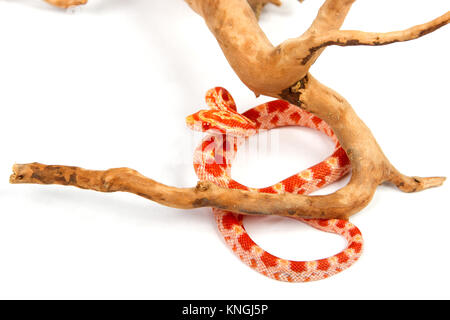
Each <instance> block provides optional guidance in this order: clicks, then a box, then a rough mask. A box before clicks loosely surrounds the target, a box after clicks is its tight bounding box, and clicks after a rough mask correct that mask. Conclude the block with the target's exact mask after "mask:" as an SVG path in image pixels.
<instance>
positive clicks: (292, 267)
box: [186, 87, 363, 282]
mask: <svg viewBox="0 0 450 320" xmlns="http://www.w3.org/2000/svg"><path fill="white" fill-rule="evenodd" d="M206 103H207V104H208V106H209V107H210V109H209V110H201V111H199V112H197V113H195V114H193V115H191V116H189V117H187V118H186V123H187V125H188V126H189V127H190V128H191V129H194V130H200V131H203V132H208V133H210V135H209V136H207V137H206V138H204V139H203V141H202V143H201V144H200V146H199V147H198V148H197V149H196V150H195V153H194V169H195V172H196V173H197V175H198V177H199V179H200V180H204V181H211V182H213V183H215V184H217V185H219V186H221V187H226V188H231V189H242V190H249V191H252V192H265V193H284V192H290V193H297V194H309V193H311V192H313V191H315V190H317V189H319V188H321V187H324V186H326V185H328V184H330V183H332V182H334V181H336V180H338V179H340V178H341V177H343V176H344V175H345V174H347V173H348V172H349V171H350V169H351V166H350V162H349V159H348V157H347V155H346V153H345V151H344V150H343V149H342V147H341V146H340V144H339V141H338V140H337V138H336V136H335V135H334V133H333V131H332V130H331V129H330V127H329V126H328V125H327V124H326V123H325V122H324V121H322V120H321V119H320V118H318V117H316V116H315V115H313V114H311V113H309V112H307V111H304V110H302V109H300V108H299V107H297V106H295V105H291V104H289V103H288V102H286V101H283V100H274V101H271V102H268V103H264V104H261V105H259V106H257V107H255V108H252V109H250V110H248V111H246V112H244V113H243V114H239V113H238V112H237V109H236V104H235V102H234V100H233V98H232V96H231V95H230V94H229V93H228V91H227V90H225V89H223V88H220V87H216V88H214V89H211V90H209V91H208V92H207V94H206ZM283 126H303V127H308V128H312V129H316V130H318V131H320V132H323V133H325V134H326V135H327V136H329V137H330V138H331V139H332V140H333V142H334V143H335V144H336V147H335V150H334V152H333V154H332V155H331V156H330V157H328V158H327V159H326V160H324V161H322V162H320V163H319V164H316V165H314V166H312V167H310V168H308V169H306V170H303V171H301V172H299V173H297V174H295V175H293V176H291V177H289V178H287V179H285V180H283V181H281V182H279V183H277V184H275V185H272V186H270V187H267V188H261V189H256V188H249V187H246V186H244V185H242V184H240V183H239V182H237V181H235V180H233V179H232V178H231V163H232V160H233V159H234V156H235V154H236V151H237V148H238V146H239V144H240V142H242V139H239V138H247V137H249V136H251V135H254V134H256V133H257V132H258V131H259V130H270V129H273V128H278V127H283ZM213 212H214V215H215V218H216V222H217V225H218V228H219V231H220V232H221V233H222V235H223V237H224V239H225V242H226V243H227V244H228V245H229V246H230V247H231V249H232V250H233V251H234V253H235V254H236V255H237V256H238V257H239V258H240V259H241V260H242V261H243V262H244V263H245V264H247V265H248V266H250V267H251V268H253V269H255V270H256V271H258V272H260V273H262V274H263V275H265V276H267V277H270V278H273V279H276V280H281V281H288V282H306V281H313V280H321V279H324V278H328V277H330V276H332V275H334V274H337V273H339V272H341V271H342V270H344V269H346V268H348V267H350V266H351V265H352V264H353V263H355V262H356V260H358V258H359V257H360V255H361V252H362V247H363V239H362V236H361V232H360V231H359V229H358V228H357V227H356V226H354V225H353V224H352V223H350V222H349V221H346V220H340V219H329V220H318V219H302V218H295V219H297V220H300V221H302V222H304V223H306V224H308V225H310V226H312V227H314V228H317V229H319V230H322V231H326V232H331V233H336V234H339V235H341V236H343V237H344V238H345V239H346V240H347V247H346V248H345V249H344V250H343V251H341V252H340V253H338V254H336V255H334V256H331V257H328V258H325V259H320V260H315V261H290V260H286V259H282V258H278V257H276V256H274V255H272V254H270V253H268V252H267V251H265V250H264V249H262V248H261V247H259V246H258V245H257V244H256V243H255V242H254V241H253V240H252V239H251V238H250V236H249V235H248V234H247V231H246V230H245V228H244V225H243V217H244V216H243V215H241V214H238V213H234V212H231V211H225V210H220V209H213Z"/></svg>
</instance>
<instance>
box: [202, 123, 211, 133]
mask: <svg viewBox="0 0 450 320" xmlns="http://www.w3.org/2000/svg"><path fill="white" fill-rule="evenodd" d="M209 129H211V124H210V123H208V122H202V131H208V130H209Z"/></svg>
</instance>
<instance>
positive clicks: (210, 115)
mask: <svg viewBox="0 0 450 320" xmlns="http://www.w3.org/2000/svg"><path fill="white" fill-rule="evenodd" d="M206 104H207V105H208V106H209V107H210V109H209V110H200V111H198V112H196V113H194V114H192V115H190V116H188V117H187V118H186V124H187V126H188V127H189V128H191V129H192V130H196V131H202V132H207V131H208V132H211V133H216V134H226V135H231V136H236V137H248V136H251V135H253V134H255V133H256V124H255V123H254V122H253V121H252V120H250V119H248V118H247V117H245V116H243V115H241V114H240V113H238V112H237V111H236V104H235V102H234V100H233V97H232V96H231V95H230V93H229V92H228V91H227V90H226V89H224V88H221V87H216V88H213V89H210V90H208V92H207V93H206Z"/></svg>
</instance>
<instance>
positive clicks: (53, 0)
mask: <svg viewBox="0 0 450 320" xmlns="http://www.w3.org/2000/svg"><path fill="white" fill-rule="evenodd" d="M44 1H45V2H48V3H49V4H51V5H54V6H55V7H59V8H69V7H72V6H79V5H82V4H86V3H87V2H88V0H44Z"/></svg>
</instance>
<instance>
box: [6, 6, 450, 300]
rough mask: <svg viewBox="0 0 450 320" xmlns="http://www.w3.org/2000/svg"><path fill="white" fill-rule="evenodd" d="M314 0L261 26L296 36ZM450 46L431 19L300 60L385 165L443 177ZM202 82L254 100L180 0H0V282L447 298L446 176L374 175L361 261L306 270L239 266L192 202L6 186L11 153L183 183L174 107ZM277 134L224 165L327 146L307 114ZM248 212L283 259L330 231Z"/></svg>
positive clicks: (356, 22) (400, 9)
mask: <svg viewBox="0 0 450 320" xmlns="http://www.w3.org/2000/svg"><path fill="white" fill-rule="evenodd" d="M322 2H323V1H306V2H305V3H303V4H299V3H297V2H296V1H293V0H285V1H284V5H283V6H282V7H280V8H277V7H273V6H268V7H267V10H266V11H265V12H264V13H263V15H262V17H261V25H262V27H263V29H264V31H266V32H267V34H268V36H269V38H270V39H271V40H272V42H273V43H274V44H278V43H280V42H281V41H283V40H284V39H286V38H288V37H295V36H298V35H300V34H301V33H302V32H303V31H304V30H305V29H306V28H307V27H308V25H309V24H310V23H311V21H312V19H313V17H314V16H315V14H316V12H317V9H318V8H319V6H320V4H321V3H322ZM449 9H450V8H449V4H448V0H433V1H421V0H414V1H413V0H396V1H392V0H378V1H357V3H356V4H355V5H354V7H353V8H352V10H351V12H350V14H349V16H348V19H347V21H346V23H345V25H344V28H345V29H359V30H365V31H391V30H399V29H404V28H407V27H410V26H412V25H415V24H419V23H423V22H426V21H428V20H431V19H433V18H435V17H437V16H439V15H441V14H443V13H444V12H446V11H448V10H449ZM449 53H450V51H449V29H448V28H445V27H444V28H442V29H440V30H438V31H436V32H434V33H432V34H430V35H427V36H426V37H424V38H421V39H418V40H415V41H412V42H407V43H401V44H392V45H389V46H384V47H347V48H340V47H332V48H328V49H327V50H326V52H325V53H324V54H323V55H322V57H321V58H320V59H319V60H318V61H317V63H316V65H315V66H314V67H313V70H312V73H313V74H314V75H315V77H316V78H318V79H319V80H320V81H321V82H323V83H324V84H326V85H328V86H330V87H332V88H333V89H335V90H337V91H338V92H340V93H341V94H342V95H343V96H345V97H346V98H347V99H348V100H349V101H350V102H351V103H352V105H353V106H354V108H355V109H356V111H357V113H358V114H359V115H360V116H361V118H362V119H363V120H364V121H365V122H366V123H367V125H368V126H369V127H370V128H371V130H372V132H373V133H374V135H375V136H376V138H377V139H378V142H379V143H380V145H381V146H382V148H383V150H384V151H385V153H386V155H387V156H388V157H389V159H390V160H391V161H392V163H393V164H394V165H396V166H397V167H398V169H399V170H401V171H402V172H404V173H406V174H411V175H418V176H436V175H442V176H449V175H450V169H449V157H450V151H449V147H448V146H449V142H448V138H449V123H448V121H449V118H450V111H449V110H450V108H449V107H450V104H449V93H448V92H449V72H450V68H449V65H450V64H449V62H448V61H449V60H448V57H449ZM216 85H220V86H224V87H226V88H228V89H229V90H230V91H231V93H232V94H233V96H234V97H235V99H236V100H237V103H238V107H239V110H240V111H244V110H246V109H247V108H249V107H252V106H255V105H257V104H259V103H262V102H264V101H267V100H268V99H267V98H264V97H261V98H259V99H256V98H255V97H254V95H253V94H252V93H251V92H250V91H249V90H248V89H246V87H245V86H244V85H243V84H242V83H241V82H240V81H239V79H238V78H237V77H236V76H235V74H234V73H233V71H232V70H231V68H230V67H229V66H228V64H227V62H226V60H225V58H224V57H223V55H222V53H221V51H220V49H219V47H218V45H217V44H216V42H215V39H214V37H213V36H212V35H211V34H210V32H209V31H208V29H207V28H206V26H205V25H204V22H203V20H202V19H201V18H200V17H198V16H197V15H196V14H194V13H193V12H192V11H191V10H190V9H189V8H188V6H187V5H186V4H185V3H184V2H183V1H181V0H171V1H145V0H127V1H125V0H122V1H118V0H91V2H90V3H89V5H88V6H86V7H83V8H82V9H81V10H80V11H79V12H78V11H77V12H75V14H69V13H66V12H65V11H61V10H57V9H55V8H51V7H49V6H48V5H47V4H45V3H43V2H41V1H39V0H9V1H6V0H0V141H1V149H0V150H1V151H0V152H1V155H0V298H44V299H47V298H63V299H64V298H88V299H89V298H126V299H127V298H137V299H143V298H161V299H162V298H176V299H178V298H185V299H196V298H204V299H208V298H209V299H216V298H222V299H313V298H331V299H333V298H344V299H345V298H450V294H449V293H448V288H449V287H450V273H449V271H448V270H449V263H450V253H449V250H448V245H449V243H450V234H449V232H448V230H449V225H450V215H449V213H450V210H449V201H448V198H449V190H450V187H449V186H450V183H446V184H445V185H444V186H443V187H441V188H435V189H431V190H427V191H424V192H421V193H416V194H404V193H402V192H400V191H398V190H397V189H395V188H394V187H392V186H390V185H382V186H380V187H379V189H378V191H377V193H376V194H375V197H374V199H373V201H372V202H371V203H370V204H369V206H368V207H367V208H365V209H364V210H363V211H362V212H360V213H359V214H357V215H355V216H354V217H353V218H352V221H353V222H354V223H355V224H356V225H357V226H358V227H359V228H360V229H361V231H362V233H363V236H364V239H365V249H364V254H363V256H362V258H361V259H360V261H359V262H357V263H356V264H355V265H354V266H353V267H351V268H350V269H348V270H346V271H344V272H343V273H340V274H338V275H337V276H334V277H332V278H330V279H327V280H323V281H319V282H313V283H305V284H301V283H298V284H291V283H283V282H277V281H274V280H271V279H268V278H265V277H264V276H262V275H260V274H258V273H256V272H254V271H253V270H251V269H250V268H248V267H247V266H245V265H244V264H242V263H241V262H240V260H238V259H237V258H236V257H235V256H234V255H233V253H232V252H231V250H229V249H228V248H227V247H226V246H225V244H224V242H223V240H222V238H221V236H220V234H219V233H218V232H217V229H216V226H215V224H214V220H213V217H212V215H211V211H210V209H208V208H205V209H199V210H191V211H187V210H176V209H171V208H166V207H162V206H160V205H158V204H155V203H152V202H149V201H147V200H145V199H142V198H139V197H137V196H135V195H131V194H119V193H116V194H101V193H96V192H93V191H83V190H78V189H75V188H67V187H59V186H34V185H9V184H8V177H9V174H10V173H11V166H12V165H13V164H14V163H15V162H17V163H27V162H33V161H38V162H42V163H47V164H66V165H77V166H82V167H85V168H91V169H107V168H111V167H120V166H127V167H131V168H134V169H137V170H139V171H140V172H141V173H143V174H145V175H147V176H149V177H151V178H153V179H156V180H158V181H161V182H163V183H166V184H169V185H176V186H180V187H181V186H184V187H189V186H193V185H195V183H196V181H197V180H196V177H195V174H194V171H193V169H192V165H191V157H192V151H193V145H192V141H191V140H192V134H191V132H190V131H189V130H188V129H187V128H186V127H185V124H184V117H185V116H186V115H188V114H191V113H193V112H196V111H197V110H199V109H200V108H201V107H204V106H205V104H204V102H203V95H204V93H205V92H206V90H207V89H209V88H210V87H213V86H216ZM277 133H278V135H279V138H280V139H281V140H280V141H281V145H280V149H279V150H280V152H279V154H271V156H270V157H265V158H257V157H253V158H252V157H250V159H249V158H246V159H245V161H244V160H242V159H243V158H242V157H239V155H238V159H237V161H236V163H235V166H234V171H233V176H234V177H235V178H236V179H237V180H239V181H241V182H243V183H245V184H247V185H250V186H259V187H263V186H267V185H270V184H273V183H275V182H277V181H279V180H281V179H282V178H285V177H287V176H289V175H291V174H293V173H295V172H298V171H300V169H303V168H306V167H307V166H309V165H312V164H314V163H317V162H319V161H321V160H322V159H323V158H324V157H326V156H327V155H328V154H330V152H331V151H332V145H331V143H330V142H329V140H328V139H327V138H326V137H324V136H322V135H320V134H317V133H315V132H311V131H310V130H305V129H299V128H291V129H280V130H278V132H277ZM196 139H197V141H198V137H196ZM344 182H345V181H344ZM342 185H343V183H341V184H337V185H335V186H332V187H329V188H328V189H326V190H323V191H322V193H327V192H331V191H333V190H336V188H338V187H340V186H342ZM246 227H247V229H248V230H249V232H250V234H251V236H252V237H253V238H254V239H255V240H256V242H257V243H259V244H261V246H262V247H263V248H265V249H267V250H269V251H270V252H271V253H273V254H276V255H279V256H281V257H283V258H290V259H298V260H304V259H317V258H323V257H326V256H328V255H331V254H334V253H336V252H338V251H339V250H341V249H342V248H343V247H344V245H345V243H344V241H343V240H342V239H341V238H340V237H338V236H335V235H329V234H325V233H322V232H319V231H315V230H313V229H311V228H309V227H307V226H305V225H303V224H301V223H300V222H296V221H292V220H290V219H287V218H276V217H272V218H262V217H252V218H248V219H246Z"/></svg>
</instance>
